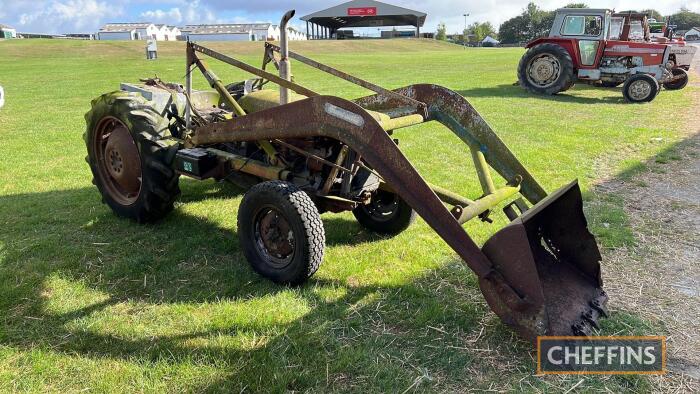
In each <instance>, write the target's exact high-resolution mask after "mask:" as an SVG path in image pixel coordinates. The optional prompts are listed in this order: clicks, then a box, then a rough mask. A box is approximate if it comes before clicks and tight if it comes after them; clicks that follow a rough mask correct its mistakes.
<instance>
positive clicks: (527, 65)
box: [518, 44, 576, 95]
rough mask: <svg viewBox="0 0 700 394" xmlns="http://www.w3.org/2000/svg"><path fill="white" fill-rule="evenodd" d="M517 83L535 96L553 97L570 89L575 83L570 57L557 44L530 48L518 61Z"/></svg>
mask: <svg viewBox="0 0 700 394" xmlns="http://www.w3.org/2000/svg"><path fill="white" fill-rule="evenodd" d="M518 82H519V83H520V86H522V87H523V88H525V89H527V90H528V91H530V92H532V93H536V94H545V95H553V94H557V93H559V92H563V91H565V90H567V89H569V88H571V87H572V86H573V85H574V83H575V82H576V78H575V77H574V62H573V60H572V59H571V55H569V52H567V50H566V49H564V47H562V46H561V45H557V44H540V45H537V46H534V47H532V48H530V49H529V50H528V51H527V52H526V53H525V55H523V57H522V59H520V64H519V65H518Z"/></svg>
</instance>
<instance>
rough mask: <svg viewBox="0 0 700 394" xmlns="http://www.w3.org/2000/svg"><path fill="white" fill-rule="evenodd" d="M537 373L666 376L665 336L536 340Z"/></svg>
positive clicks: (544, 338)
mask: <svg viewBox="0 0 700 394" xmlns="http://www.w3.org/2000/svg"><path fill="white" fill-rule="evenodd" d="M537 373H538V374H544V375H547V374H608V375H614V374H629V375H632V374H646V375H661V374H664V373H666V337H659V336H645V337H633V336H629V337H538V338H537Z"/></svg>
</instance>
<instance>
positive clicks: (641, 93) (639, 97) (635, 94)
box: [622, 74, 659, 103]
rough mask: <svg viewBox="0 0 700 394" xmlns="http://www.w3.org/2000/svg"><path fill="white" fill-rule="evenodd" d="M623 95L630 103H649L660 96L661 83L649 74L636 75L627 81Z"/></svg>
mask: <svg viewBox="0 0 700 394" xmlns="http://www.w3.org/2000/svg"><path fill="white" fill-rule="evenodd" d="M622 94H623V95H624V96H625V100H627V101H628V102H630V103H647V102H650V101H652V100H654V98H656V95H658V94H659V82H658V81H657V80H656V79H655V78H654V77H652V76H651V75H649V74H635V75H632V76H631V77H629V78H627V81H625V85H624V86H623V87H622Z"/></svg>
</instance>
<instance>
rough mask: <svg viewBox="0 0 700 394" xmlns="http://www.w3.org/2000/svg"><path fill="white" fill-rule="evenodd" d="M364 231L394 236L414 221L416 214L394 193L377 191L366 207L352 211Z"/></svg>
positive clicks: (361, 206) (359, 207)
mask: <svg viewBox="0 0 700 394" xmlns="http://www.w3.org/2000/svg"><path fill="white" fill-rule="evenodd" d="M352 213H353V215H355V219H357V221H358V222H359V223H360V224H361V225H362V226H363V227H364V228H366V229H368V230H370V231H374V232H375V233H379V234H386V235H396V234H399V233H401V232H403V231H404V230H406V229H407V228H408V227H409V226H410V225H411V223H413V222H414V221H415V220H416V212H415V211H414V210H413V208H411V206H410V205H408V204H407V203H406V202H405V201H404V200H403V199H402V198H401V197H399V196H398V194H396V193H392V192H389V191H385V190H378V191H377V192H375V194H374V195H373V196H372V200H371V201H370V203H369V204H367V205H360V206H358V207H357V208H355V209H354V210H353V211H352Z"/></svg>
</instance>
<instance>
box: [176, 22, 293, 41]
mask: <svg viewBox="0 0 700 394" xmlns="http://www.w3.org/2000/svg"><path fill="white" fill-rule="evenodd" d="M180 31H181V36H182V38H183V39H185V40H186V39H188V38H189V39H190V40H191V41H279V39H280V28H279V26H277V25H273V24H271V23H224V24H217V25H187V26H185V27H182V28H181V29H180ZM288 31H289V39H290V40H305V39H306V35H305V34H302V33H301V32H299V31H296V30H294V29H292V28H289V30H288Z"/></svg>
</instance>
